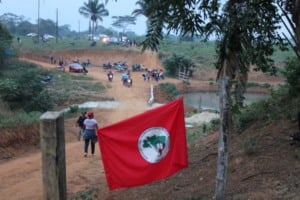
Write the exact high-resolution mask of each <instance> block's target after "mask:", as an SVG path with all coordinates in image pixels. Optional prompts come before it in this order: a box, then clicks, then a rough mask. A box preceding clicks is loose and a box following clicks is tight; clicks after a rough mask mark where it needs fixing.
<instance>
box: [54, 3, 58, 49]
mask: <svg viewBox="0 0 300 200" xmlns="http://www.w3.org/2000/svg"><path fill="white" fill-rule="evenodd" d="M55 34H56V43H57V41H58V8H56V31H55Z"/></svg>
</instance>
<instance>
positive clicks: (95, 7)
mask: <svg viewBox="0 0 300 200" xmlns="http://www.w3.org/2000/svg"><path fill="white" fill-rule="evenodd" d="M79 13H80V14H82V15H83V16H84V17H87V18H90V21H92V28H91V34H92V38H93V34H94V31H95V29H96V28H97V22H98V20H99V21H103V17H105V16H108V15H109V12H108V10H106V9H105V6H104V4H102V3H101V4H99V1H98V0H89V1H88V2H87V3H86V2H84V5H83V6H82V7H80V8H79Z"/></svg>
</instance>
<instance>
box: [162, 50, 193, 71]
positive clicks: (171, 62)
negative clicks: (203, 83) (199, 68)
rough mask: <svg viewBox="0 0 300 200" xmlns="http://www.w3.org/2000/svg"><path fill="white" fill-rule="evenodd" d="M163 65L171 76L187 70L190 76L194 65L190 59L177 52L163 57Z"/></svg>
mask: <svg viewBox="0 0 300 200" xmlns="http://www.w3.org/2000/svg"><path fill="white" fill-rule="evenodd" d="M163 65H164V68H165V70H166V73H167V74H168V75H169V76H172V77H176V76H177V75H178V72H179V71H180V72H189V74H190V76H192V75H193V71H194V69H195V67H196V65H195V63H194V62H193V60H192V59H190V58H187V57H185V56H182V55H178V54H173V55H172V56H170V57H167V58H166V59H164V60H163Z"/></svg>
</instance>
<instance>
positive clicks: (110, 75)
mask: <svg viewBox="0 0 300 200" xmlns="http://www.w3.org/2000/svg"><path fill="white" fill-rule="evenodd" d="M107 77H108V80H109V81H110V82H111V81H112V80H113V77H114V76H113V74H107Z"/></svg>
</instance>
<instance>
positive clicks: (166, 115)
mask: <svg viewBox="0 0 300 200" xmlns="http://www.w3.org/2000/svg"><path fill="white" fill-rule="evenodd" d="M98 138H99V146H100V150H101V155H102V160H103V166H104V170H105V175H106V179H107V183H108V187H109V189H110V190H113V189H117V188H123V187H132V186H137V185H144V184H147V183H150V182H153V181H155V180H159V179H163V178H166V177H169V176H171V175H172V174H174V173H176V172H177V171H178V170H180V169H182V168H185V167H187V165H188V161H187V147H186V132H185V122H184V111H183V98H182V97H181V98H179V99H177V100H175V101H172V102H170V103H168V104H165V105H162V106H160V107H157V108H154V109H151V110H148V111H146V112H144V113H142V114H139V115H136V116H134V117H132V118H128V119H126V120H123V121H121V122H118V123H116V124H113V125H110V126H106V127H103V128H101V129H99V130H98Z"/></svg>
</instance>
